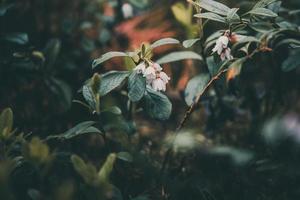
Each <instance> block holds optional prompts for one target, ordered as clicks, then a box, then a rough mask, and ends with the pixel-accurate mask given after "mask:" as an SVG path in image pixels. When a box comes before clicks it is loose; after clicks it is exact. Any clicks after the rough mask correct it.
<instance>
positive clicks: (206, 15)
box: [194, 12, 226, 23]
mask: <svg viewBox="0 0 300 200" xmlns="http://www.w3.org/2000/svg"><path fill="white" fill-rule="evenodd" d="M194 17H197V18H204V19H209V20H212V21H217V22H222V23H226V20H225V18H223V17H221V16H220V15H218V14H216V13H212V12H205V13H199V14H196V15H194Z"/></svg>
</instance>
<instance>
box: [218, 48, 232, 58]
mask: <svg viewBox="0 0 300 200" xmlns="http://www.w3.org/2000/svg"><path fill="white" fill-rule="evenodd" d="M220 58H221V60H222V61H224V60H226V59H227V60H232V59H233V56H232V55H231V49H230V48H229V47H227V48H226V49H224V51H223V52H222V53H221V55H220Z"/></svg>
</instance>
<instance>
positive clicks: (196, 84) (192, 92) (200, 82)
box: [184, 74, 210, 106]
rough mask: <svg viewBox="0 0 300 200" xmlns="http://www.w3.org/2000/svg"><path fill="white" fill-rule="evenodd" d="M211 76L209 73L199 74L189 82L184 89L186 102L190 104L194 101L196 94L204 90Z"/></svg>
mask: <svg viewBox="0 0 300 200" xmlns="http://www.w3.org/2000/svg"><path fill="white" fill-rule="evenodd" d="M209 78H210V76H209V74H199V75H197V76H195V77H193V78H192V79H191V80H190V81H189V82H188V84H187V86H186V88H185V91H184V96H185V102H186V104H187V105H188V106H190V105H192V104H193V103H194V101H195V98H196V96H198V94H200V93H201V92H202V91H203V89H204V88H205V86H206V84H207V83H208V81H209Z"/></svg>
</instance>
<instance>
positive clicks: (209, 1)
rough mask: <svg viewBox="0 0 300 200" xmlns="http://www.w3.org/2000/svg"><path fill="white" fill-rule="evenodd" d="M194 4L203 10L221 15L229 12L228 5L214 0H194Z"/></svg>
mask: <svg viewBox="0 0 300 200" xmlns="http://www.w3.org/2000/svg"><path fill="white" fill-rule="evenodd" d="M194 4H195V5H197V6H199V7H200V8H203V9H204V10H207V11H210V12H213V13H217V14H219V15H223V16H226V15H227V13H228V12H230V8H229V7H227V6H226V5H224V4H222V3H219V2H217V1H214V0H197V1H196V2H194Z"/></svg>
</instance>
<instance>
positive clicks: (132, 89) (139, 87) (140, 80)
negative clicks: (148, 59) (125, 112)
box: [128, 71, 146, 102]
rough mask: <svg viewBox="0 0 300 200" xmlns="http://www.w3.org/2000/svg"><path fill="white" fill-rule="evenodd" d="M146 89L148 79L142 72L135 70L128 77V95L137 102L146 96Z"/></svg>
mask: <svg viewBox="0 0 300 200" xmlns="http://www.w3.org/2000/svg"><path fill="white" fill-rule="evenodd" d="M145 90H146V79H145V78H144V77H143V75H142V74H138V73H137V72H136V71H133V72H132V73H131V74H130V76H129V78H128V97H129V99H130V100H131V101H133V102H137V101H139V100H141V98H142V97H143V96H144V93H145Z"/></svg>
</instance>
